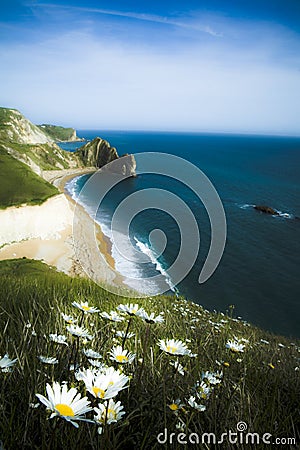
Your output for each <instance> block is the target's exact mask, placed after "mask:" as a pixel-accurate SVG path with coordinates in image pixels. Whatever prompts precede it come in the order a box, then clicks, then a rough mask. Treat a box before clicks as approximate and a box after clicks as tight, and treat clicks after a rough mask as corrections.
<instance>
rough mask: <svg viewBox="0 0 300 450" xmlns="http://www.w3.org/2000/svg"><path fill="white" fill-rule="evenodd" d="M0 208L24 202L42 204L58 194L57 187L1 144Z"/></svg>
mask: <svg viewBox="0 0 300 450" xmlns="http://www.w3.org/2000/svg"><path fill="white" fill-rule="evenodd" d="M0 186H1V189H0V208H7V207H8V206H16V205H20V204H22V203H27V204H31V205H34V204H40V203H42V202H43V201H45V200H46V199H47V198H49V197H52V196H53V195H56V194H58V193H59V192H58V190H57V189H56V187H54V186H52V185H51V184H49V183H47V182H46V181H44V180H43V179H42V178H40V177H39V176H38V175H36V174H35V173H34V172H33V171H32V170H31V169H30V168H29V167H28V166H26V165H25V164H23V163H22V162H20V161H18V160H17V159H15V158H13V157H12V156H11V155H9V154H8V153H7V152H6V150H5V149H4V148H3V147H2V146H1V145H0Z"/></svg>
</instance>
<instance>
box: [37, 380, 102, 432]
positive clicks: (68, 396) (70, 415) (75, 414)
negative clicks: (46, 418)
mask: <svg viewBox="0 0 300 450" xmlns="http://www.w3.org/2000/svg"><path fill="white" fill-rule="evenodd" d="M46 391H47V394H48V398H46V397H44V396H43V395H41V394H36V396H37V397H38V399H39V400H40V402H41V403H43V404H44V405H45V406H46V407H47V409H48V410H50V411H52V414H51V416H50V419H52V418H53V417H55V416H58V417H61V418H62V419H65V420H67V421H68V422H70V423H71V424H72V425H74V427H76V428H78V424H77V423H76V421H77V420H83V421H86V422H91V421H90V420H88V419H86V418H85V416H84V414H86V413H87V412H89V411H92V409H93V408H91V406H90V402H89V401H88V399H87V397H83V398H81V394H80V393H78V391H77V389H76V388H71V389H70V390H68V386H67V385H66V384H64V385H63V386H61V385H60V384H59V383H56V382H54V383H53V387H51V386H50V384H47V386H46Z"/></svg>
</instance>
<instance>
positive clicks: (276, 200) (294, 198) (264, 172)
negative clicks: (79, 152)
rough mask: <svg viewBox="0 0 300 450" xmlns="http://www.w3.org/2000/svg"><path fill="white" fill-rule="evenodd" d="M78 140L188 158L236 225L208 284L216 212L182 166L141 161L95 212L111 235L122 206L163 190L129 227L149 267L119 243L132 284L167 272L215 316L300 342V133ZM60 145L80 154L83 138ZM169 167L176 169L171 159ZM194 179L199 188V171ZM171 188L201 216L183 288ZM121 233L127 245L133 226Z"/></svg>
mask: <svg viewBox="0 0 300 450" xmlns="http://www.w3.org/2000/svg"><path fill="white" fill-rule="evenodd" d="M78 135H79V136H80V137H83V138H85V139H86V140H92V139H93V138H95V137H96V136H100V137H102V138H104V139H106V140H107V141H109V143H110V144H111V146H113V147H116V148H117V151H118V153H119V155H123V154H126V153H133V154H144V153H146V152H151V153H153V152H154V153H157V154H158V155H157V158H158V159H159V158H161V156H160V154H168V155H173V156H176V157H180V158H182V159H183V160H185V161H187V162H189V163H191V164H193V165H194V166H196V167H197V168H198V169H200V170H201V172H202V173H204V174H205V175H206V177H208V179H209V180H210V182H211V183H212V184H213V186H214V188H215V189H216V191H217V193H218V195H219V197H220V199H221V202H222V204H223V208H224V211H225V216H226V223H227V239H226V245H225V249H224V253H223V256H222V258H221V260H220V262H219V265H218V266H217V268H216V270H215V271H214V273H213V274H212V275H211V276H210V278H209V279H208V280H207V281H205V282H204V283H201V284H199V273H200V272H201V269H202V268H203V265H204V263H205V260H206V258H207V254H208V251H209V248H210V245H211V222H210V219H209V216H208V212H207V208H206V206H205V205H204V204H203V202H202V200H201V199H200V198H199V195H196V194H195V192H194V191H193V190H192V189H191V188H190V186H189V184H190V183H189V182H188V183H184V182H182V181H180V175H181V170H178V166H176V167H177V169H176V170H177V173H178V179H176V177H175V178H170V177H166V176H164V175H160V174H152V173H147V170H146V168H145V167H142V165H143V164H141V166H139V157H137V176H136V177H135V178H127V179H126V180H124V181H122V183H119V184H118V185H117V186H114V187H113V188H112V189H111V191H110V192H108V193H107V194H106V195H105V197H104V198H103V201H102V202H101V205H100V206H99V208H98V209H97V215H96V220H97V222H99V223H100V225H101V227H102V230H103V232H104V234H106V235H107V236H108V237H110V238H111V237H112V233H111V223H112V218H113V215H114V213H115V211H116V208H117V207H118V205H120V204H121V202H122V201H124V200H126V198H128V197H129V196H131V195H133V194H135V193H140V191H143V195H146V196H147V194H146V191H145V190H148V189H150V190H151V189H153V188H155V189H154V190H151V196H152V197H151V200H153V196H157V197H155V198H154V204H155V202H156V200H157V205H158V206H157V207H155V206H154V207H153V206H152V207H149V208H146V205H147V204H148V203H147V201H146V202H145V210H142V211H140V212H138V213H137V214H136V216H135V217H134V218H133V219H132V221H131V223H130V226H128V230H129V242H130V244H131V246H132V248H133V249H134V250H137V251H140V252H142V253H143V254H144V255H146V257H147V258H148V259H147V258H146V259H147V262H146V263H144V264H143V265H140V264H138V263H136V262H134V261H130V257H128V258H122V256H121V255H120V254H119V253H118V252H117V251H116V249H114V245H113V247H112V254H113V257H114V259H115V261H116V268H117V270H118V271H119V272H121V273H122V275H123V276H124V277H125V278H126V277H127V278H128V279H130V280H131V283H130V282H128V285H129V286H130V287H132V288H136V287H137V286H135V284H134V279H135V277H136V278H141V277H142V278H144V279H145V283H144V285H145V289H146V290H147V279H149V283H151V279H152V277H155V275H160V276H163V277H164V278H165V281H166V283H167V285H168V287H169V289H168V293H171V294H175V295H181V296H184V297H185V298H187V299H189V300H192V301H193V302H195V303H197V304H201V305H202V306H203V307H204V308H206V309H209V310H211V311H213V310H216V311H222V312H227V311H229V310H230V308H231V307H232V305H233V306H234V314H235V316H236V317H241V318H242V319H243V320H245V321H247V322H250V323H252V324H254V325H257V326H259V327H262V328H264V329H267V330H269V331H271V332H274V333H277V334H282V335H285V336H288V337H291V338H293V337H296V338H299V337H300V325H299V324H300V321H299V317H300V272H299V267H300V266H299V263H300V239H299V237H300V219H299V217H300V138H299V137H287V136H256V135H233V134H207V133H174V132H172V133H171V132H170V133H169V132H168V133H167V132H148V131H147V132H141V131H138V132H133V131H106V130H78ZM60 145H61V147H62V148H64V149H65V150H66V151H74V150H75V149H76V148H78V147H79V146H81V145H82V142H75V143H61V144H60ZM161 161H162V164H164V165H165V167H166V166H168V164H166V159H165V157H164V158H161ZM170 161H172V157H171V156H170ZM185 161H183V165H184V166H185V164H186V163H185ZM171 164H172V163H171V162H170V165H171ZM163 169H164V167H162V170H163ZM89 177H90V175H83V176H80V177H76V178H74V179H72V180H71V181H70V182H69V183H68V184H67V186H66V189H67V190H68V191H69V193H70V194H71V195H72V196H73V197H74V198H78V197H79V193H80V191H81V189H82V187H83V186H84V185H85V183H86V182H87V181H88V180H89ZM192 177H194V178H193V180H192V181H193V183H197V177H195V175H194V173H193V174H191V178H192ZM200 178H201V177H200ZM200 178H199V184H200ZM96 190H97V189H96ZM165 191H169V192H170V193H171V194H173V195H172V198H173V199H175V206H176V205H177V207H178V209H180V208H182V205H183V203H184V204H185V205H187V206H188V208H189V210H190V211H192V214H193V216H194V218H195V221H196V224H197V227H198V230H199V236H200V245H199V249H198V248H197V251H196V257H195V258H194V256H193V257H192V256H191V264H190V265H191V268H190V271H189V272H188V273H187V275H186V276H185V277H184V278H183V279H182V280H181V281H180V282H179V283H176V282H175V283H174V280H172V276H170V271H169V269H170V268H171V267H172V264H174V262H175V261H176V258H178V255H179V253H180V250H181V248H182V246H181V244H182V236H181V231H180V230H181V224H180V223H178V218H177V217H176V214H175V216H172V215H171V214H170V213H169V212H168V207H167V205H169V198H170V197H168V196H166V197H165V202H164V196H163V195H164V192H165ZM149 192H150V191H149ZM174 196H176V198H175V197H174ZM98 197H99V192H96V191H95V196H94V194H91V195H90V198H84V199H83V201H82V199H81V201H82V203H83V206H84V207H85V208H86V209H87V211H89V210H91V206H92V205H93V204H95V202H96V201H97V199H98ZM200 197H201V196H200ZM150 204H151V202H150ZM164 205H165V207H164ZM254 205H268V206H270V207H272V208H274V209H275V210H276V211H277V212H278V214H277V215H268V214H264V213H260V212H258V211H257V210H255V209H254ZM184 211H185V210H184ZM124 220H125V221H126V219H124ZM180 220H185V219H184V218H183V219H179V221H180ZM153 230H156V233H157V230H161V231H162V232H163V233H164V239H165V240H164V246H163V248H156V246H155V242H157V243H158V244H159V245H158V247H160V246H161V241H162V240H161V239H158V240H155V239H151V232H152V231H153ZM185 230H186V228H185ZM123 232H124V236H122V233H123ZM118 233H119V234H120V235H119V237H120V239H121V240H122V238H124V239H123V240H126V239H125V238H126V236H125V233H126V226H125V225H124V230H122V226H121V227H119V228H118ZM152 236H153V234H152ZM184 245H185V250H186V252H185V258H188V255H189V254H190V255H192V254H193V255H194V254H195V243H194V241H193V239H191V240H190V241H189V233H188V232H185V240H184ZM128 255H129V256H130V249H128ZM194 259H195V261H194ZM185 263H186V261H184V264H185ZM154 279H155V278H154ZM132 280H133V281H132ZM149 286H150V284H149Z"/></svg>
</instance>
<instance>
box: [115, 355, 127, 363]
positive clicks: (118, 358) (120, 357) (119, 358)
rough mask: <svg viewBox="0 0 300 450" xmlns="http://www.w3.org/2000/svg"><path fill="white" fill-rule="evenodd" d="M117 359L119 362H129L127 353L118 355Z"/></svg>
mask: <svg viewBox="0 0 300 450" xmlns="http://www.w3.org/2000/svg"><path fill="white" fill-rule="evenodd" d="M116 360H117V361H118V362H119V363H124V362H127V361H128V358H127V356H125V355H117V356H116Z"/></svg>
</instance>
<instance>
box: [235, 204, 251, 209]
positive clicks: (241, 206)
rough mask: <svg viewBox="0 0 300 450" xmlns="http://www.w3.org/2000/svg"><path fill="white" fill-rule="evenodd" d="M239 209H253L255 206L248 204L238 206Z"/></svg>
mask: <svg viewBox="0 0 300 450" xmlns="http://www.w3.org/2000/svg"><path fill="white" fill-rule="evenodd" d="M238 206H239V208H241V209H248V208H254V206H255V205H249V204H248V203H245V204H243V205H238Z"/></svg>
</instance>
